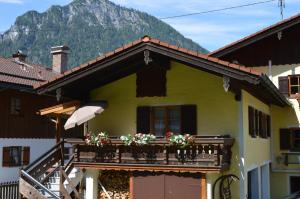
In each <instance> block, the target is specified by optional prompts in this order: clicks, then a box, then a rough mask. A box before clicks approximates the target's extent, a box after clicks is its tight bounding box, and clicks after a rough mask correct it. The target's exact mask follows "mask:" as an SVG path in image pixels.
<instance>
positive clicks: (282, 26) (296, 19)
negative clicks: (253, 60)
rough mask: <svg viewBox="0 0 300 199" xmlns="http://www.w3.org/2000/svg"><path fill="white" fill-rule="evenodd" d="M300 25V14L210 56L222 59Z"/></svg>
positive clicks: (220, 49)
mask: <svg viewBox="0 0 300 199" xmlns="http://www.w3.org/2000/svg"><path fill="white" fill-rule="evenodd" d="M298 23H300V13H299V14H297V15H294V16H292V17H290V18H287V19H285V20H282V21H280V22H277V23H275V24H273V25H271V26H268V27H266V28H264V29H262V30H260V31H257V32H255V33H253V34H251V35H249V36H246V37H244V38H241V39H239V40H237V41H235V42H233V43H230V44H228V45H225V46H224V47H221V48H219V49H217V50H215V51H213V52H211V53H209V56H214V57H221V56H223V55H226V54H228V53H230V52H232V51H234V50H236V49H239V48H241V47H243V46H246V45H249V44H251V43H254V42H256V41H257V40H260V39H263V38H265V37H267V36H269V35H272V34H274V33H277V32H280V31H282V30H284V29H286V28H289V27H291V26H293V25H295V24H298Z"/></svg>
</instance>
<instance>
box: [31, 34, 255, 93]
mask: <svg viewBox="0 0 300 199" xmlns="http://www.w3.org/2000/svg"><path fill="white" fill-rule="evenodd" d="M141 42H143V43H152V44H154V45H159V46H162V47H166V48H169V49H172V50H176V51H180V52H183V53H185V54H188V55H191V56H194V57H199V58H201V59H206V60H208V61H211V62H215V63H218V64H221V65H223V66H226V67H231V68H234V69H236V70H241V71H244V72H247V73H251V74H253V75H258V74H259V73H258V72H257V71H254V70H249V69H247V68H246V67H244V66H239V65H236V64H232V63H230V62H226V61H223V60H220V59H218V58H215V57H211V56H209V55H206V54H202V53H199V52H194V51H190V50H188V49H185V48H179V47H178V46H174V45H170V44H168V43H166V42H162V41H160V40H158V39H152V38H151V37H149V36H145V37H143V38H141V39H139V40H136V41H134V42H131V43H128V44H126V45H124V46H123V47H120V48H117V49H116V50H115V51H111V52H108V53H106V54H104V55H101V56H99V57H97V58H96V59H95V60H92V61H89V62H87V63H85V64H81V65H80V66H79V67H76V68H73V69H71V70H70V71H66V72H65V73H64V76H66V75H69V74H70V73H73V72H75V71H77V70H79V69H82V68H85V67H88V66H90V65H92V64H94V63H96V62H98V61H101V60H104V59H106V58H107V57H110V56H113V55H115V54H116V53H119V52H122V51H124V50H126V49H128V48H130V47H133V46H135V45H137V44H140V43H141ZM59 78H61V77H59ZM51 81H53V80H49V81H48V83H49V82H51ZM38 87H40V86H39V85H35V88H38Z"/></svg>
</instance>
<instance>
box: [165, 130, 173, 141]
mask: <svg viewBox="0 0 300 199" xmlns="http://www.w3.org/2000/svg"><path fill="white" fill-rule="evenodd" d="M172 135H174V133H173V132H170V131H169V132H167V133H166V138H167V139H170V137H171V136H172Z"/></svg>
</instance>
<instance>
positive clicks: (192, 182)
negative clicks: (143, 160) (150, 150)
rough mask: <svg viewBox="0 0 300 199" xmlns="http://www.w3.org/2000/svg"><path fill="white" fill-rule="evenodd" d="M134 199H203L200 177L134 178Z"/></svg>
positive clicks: (159, 176)
mask: <svg viewBox="0 0 300 199" xmlns="http://www.w3.org/2000/svg"><path fill="white" fill-rule="evenodd" d="M132 186H133V189H132V190H133V194H132V196H133V199H154V198H155V199H182V198H186V199H203V198H204V197H202V195H201V194H202V187H201V178H200V177H191V176H177V175H166V174H161V175H147V176H135V177H133V184H132Z"/></svg>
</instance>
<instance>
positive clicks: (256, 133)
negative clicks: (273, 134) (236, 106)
mask: <svg viewBox="0 0 300 199" xmlns="http://www.w3.org/2000/svg"><path fill="white" fill-rule="evenodd" d="M254 124H255V125H254V126H255V136H256V137H257V136H259V111H258V110H256V109H254Z"/></svg>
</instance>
